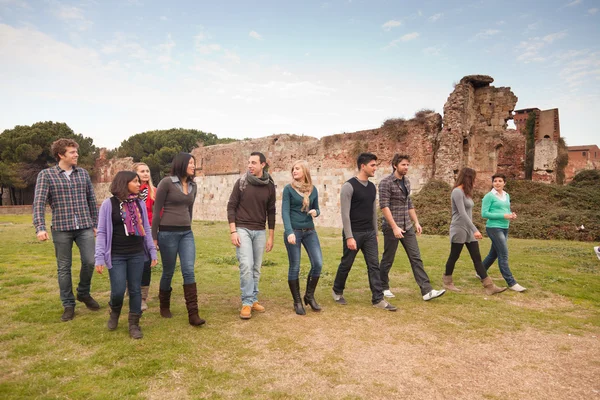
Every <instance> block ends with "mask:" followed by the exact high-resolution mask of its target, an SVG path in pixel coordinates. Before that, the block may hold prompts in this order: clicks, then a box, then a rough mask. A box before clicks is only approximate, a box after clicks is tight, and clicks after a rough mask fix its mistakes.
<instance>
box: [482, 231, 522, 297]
mask: <svg viewBox="0 0 600 400" xmlns="http://www.w3.org/2000/svg"><path fill="white" fill-rule="evenodd" d="M485 231H486V232H487V235H488V237H489V238H490V239H491V240H492V247H491V248H490V252H489V253H488V255H487V257H486V258H485V260H483V266H484V267H485V269H486V270H487V269H489V268H490V267H491V266H492V264H493V263H494V261H496V259H498V268H500V273H501V274H502V277H503V278H504V280H505V281H506V284H507V285H508V286H513V285H515V284H516V283H517V281H516V280H515V278H514V277H513V275H512V272H511V271H510V268H509V267H508V243H507V241H508V229H503V228H485Z"/></svg>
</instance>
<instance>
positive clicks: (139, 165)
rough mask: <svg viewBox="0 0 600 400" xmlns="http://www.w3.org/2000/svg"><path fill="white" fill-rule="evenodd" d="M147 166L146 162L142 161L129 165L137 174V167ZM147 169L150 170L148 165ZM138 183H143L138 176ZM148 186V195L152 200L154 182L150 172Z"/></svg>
mask: <svg viewBox="0 0 600 400" xmlns="http://www.w3.org/2000/svg"><path fill="white" fill-rule="evenodd" d="M142 166H144V167H148V164H146V163H143V162H136V163H134V164H133V166H132V167H131V168H132V169H133V171H134V172H135V173H136V174H137V173H138V172H137V170H138V168H139V167H142ZM148 170H150V167H148ZM140 183H142V184H143V183H144V182H142V178H140ZM148 187H149V188H150V190H149V192H150V193H148V195H149V196H150V198H151V199H152V200H155V199H156V187H154V183H152V174H150V178H149V179H148Z"/></svg>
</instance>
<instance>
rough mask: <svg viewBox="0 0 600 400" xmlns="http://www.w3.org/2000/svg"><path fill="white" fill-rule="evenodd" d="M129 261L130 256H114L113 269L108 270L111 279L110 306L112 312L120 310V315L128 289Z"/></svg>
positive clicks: (112, 259) (112, 260)
mask: <svg viewBox="0 0 600 400" xmlns="http://www.w3.org/2000/svg"><path fill="white" fill-rule="evenodd" d="M127 259H128V256H124V255H113V256H112V258H111V263H112V268H111V269H109V270H108V276H109V277H110V301H109V303H108V304H109V306H110V308H111V309H112V310H118V312H119V313H120V312H121V307H123V298H124V297H125V288H126V287H127Z"/></svg>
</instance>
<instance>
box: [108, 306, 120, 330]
mask: <svg viewBox="0 0 600 400" xmlns="http://www.w3.org/2000/svg"><path fill="white" fill-rule="evenodd" d="M109 306H110V317H109V318H108V323H107V324H106V326H107V327H108V330H109V331H114V330H115V329H117V326H118V325H119V316H120V315H121V307H123V304H121V305H120V306H119V307H113V306H112V305H110V304H109Z"/></svg>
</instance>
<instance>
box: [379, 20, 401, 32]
mask: <svg viewBox="0 0 600 400" xmlns="http://www.w3.org/2000/svg"><path fill="white" fill-rule="evenodd" d="M400 25H402V22H401V21H396V20H395V19H391V20H389V21H388V22H386V23H385V24H383V25H381V28H382V29H383V30H384V31H388V32H389V31H390V30H392V28H396V27H398V26H400Z"/></svg>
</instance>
